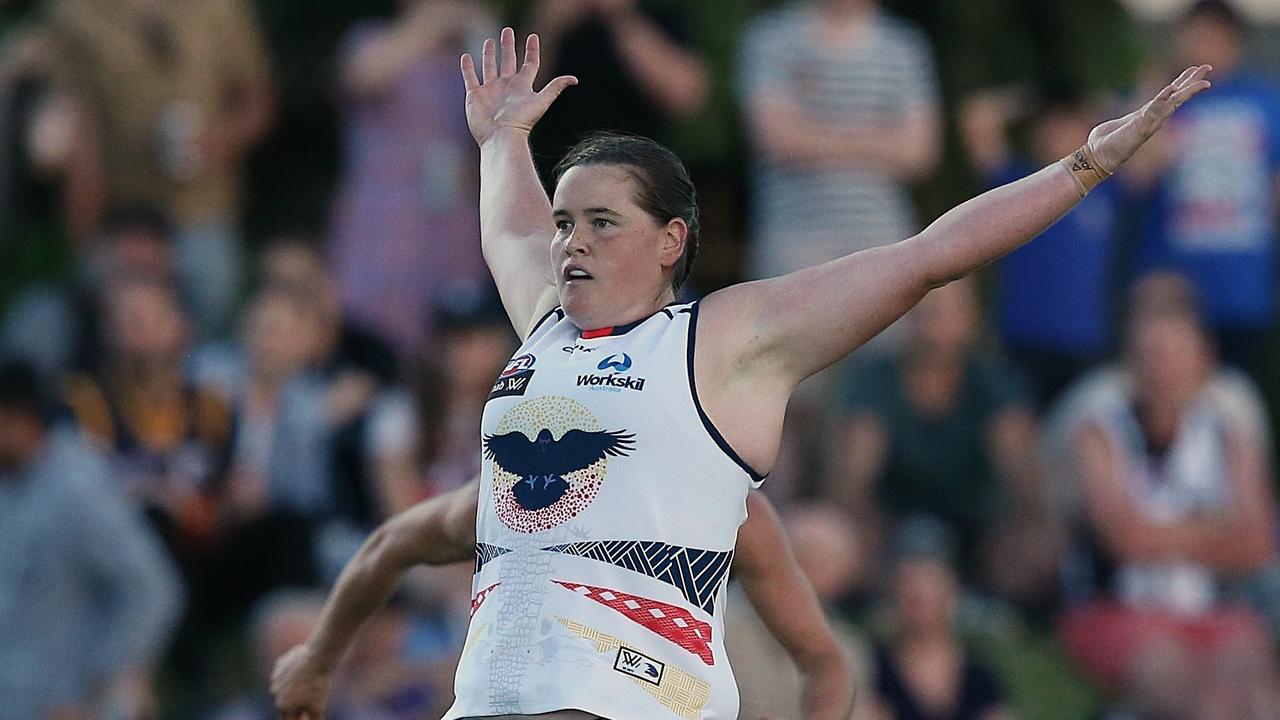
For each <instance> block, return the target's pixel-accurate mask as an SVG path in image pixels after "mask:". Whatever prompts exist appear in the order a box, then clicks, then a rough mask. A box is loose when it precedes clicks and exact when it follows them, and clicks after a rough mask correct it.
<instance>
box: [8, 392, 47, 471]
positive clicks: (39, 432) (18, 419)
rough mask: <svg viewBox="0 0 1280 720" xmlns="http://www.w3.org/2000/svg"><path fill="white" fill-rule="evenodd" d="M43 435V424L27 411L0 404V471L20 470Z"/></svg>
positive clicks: (32, 453)
mask: <svg viewBox="0 0 1280 720" xmlns="http://www.w3.org/2000/svg"><path fill="white" fill-rule="evenodd" d="M43 437H44V429H43V426H42V425H41V423H40V421H39V419H38V418H35V417H33V416H32V414H31V413H30V412H29V411H27V410H23V409H20V408H8V407H3V406H0V473H10V472H16V471H18V470H21V469H22V468H23V467H24V466H25V465H26V464H27V463H28V462H30V461H31V458H32V457H33V456H34V454H35V453H36V451H37V450H39V448H40V444H41V440H42V439H43Z"/></svg>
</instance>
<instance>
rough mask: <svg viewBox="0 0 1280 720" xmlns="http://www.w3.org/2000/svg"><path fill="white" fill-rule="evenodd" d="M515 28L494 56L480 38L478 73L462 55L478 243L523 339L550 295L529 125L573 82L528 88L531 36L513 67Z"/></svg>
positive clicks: (543, 208)
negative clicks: (475, 156) (476, 149)
mask: <svg viewBox="0 0 1280 720" xmlns="http://www.w3.org/2000/svg"><path fill="white" fill-rule="evenodd" d="M515 42H516V40H515V32H514V31H513V30H512V29H511V28H503V30H502V53H501V62H500V63H499V57H498V52H497V47H496V45H495V43H494V41H493V40H492V39H487V40H485V42H484V51H483V54H482V57H481V61H482V62H481V74H480V76H477V75H476V67H475V61H474V60H473V59H472V58H471V56H470V55H463V56H462V80H463V82H464V83H465V85H466V88H467V125H468V126H469V127H470V128H471V134H472V136H474V137H475V139H476V142H477V143H478V144H479V145H480V242H481V246H482V248H483V250H484V258H485V262H486V263H488V265H489V271H490V272H491V273H493V280H494V282H495V283H496V284H497V286H498V292H499V294H500V295H501V296H502V304H503V306H504V307H505V308H506V310H507V316H508V317H509V318H510V319H511V324H512V326H513V327H514V328H515V330H516V332H517V333H519V335H520V337H521V338H522V339H523V338H524V337H525V336H526V335H527V334H528V332H529V330H530V329H531V326H532V324H533V323H534V322H535V321H537V320H538V319H539V318H541V317H542V315H544V314H545V313H546V312H547V311H548V310H550V309H551V308H552V307H553V306H554V305H555V301H556V282H555V277H554V275H553V274H552V273H553V270H552V267H551V257H550V249H549V248H550V243H551V236H552V235H554V234H555V224H554V223H553V222H552V220H551V203H550V202H549V201H548V200H547V195H546V193H545V192H544V191H543V189H542V183H541V182H539V180H538V172H537V170H536V169H535V168H534V165H533V155H532V153H531V152H530V151H529V131H531V130H532V129H533V126H534V124H536V123H537V122H538V120H539V119H540V118H541V117H542V115H543V113H545V112H546V111H547V108H548V107H550V106H551V103H552V102H553V101H555V99H556V97H558V96H559V95H560V93H561V92H562V91H563V90H564V89H565V88H566V87H569V86H570V85H573V84H576V83H577V80H576V79H574V78H572V77H569V76H561V77H558V78H555V79H554V80H552V81H551V82H549V83H547V86H546V87H544V88H543V89H542V90H541V91H538V92H534V90H533V81H534V79H535V77H536V76H537V74H538V65H539V46H538V36H537V35H530V36H529V39H528V41H527V42H526V43H525V54H524V64H523V65H521V66H520V68H519V69H518V70H517V68H516V48H515Z"/></svg>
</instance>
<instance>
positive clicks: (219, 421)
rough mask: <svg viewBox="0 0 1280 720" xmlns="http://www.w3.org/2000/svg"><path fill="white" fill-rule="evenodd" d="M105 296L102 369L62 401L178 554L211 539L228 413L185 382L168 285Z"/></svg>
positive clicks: (124, 285) (185, 343)
mask: <svg viewBox="0 0 1280 720" xmlns="http://www.w3.org/2000/svg"><path fill="white" fill-rule="evenodd" d="M103 297H104V306H103V308H102V310H101V317H102V318H103V325H104V328H105V333H104V346H103V349H104V358H103V361H102V364H101V367H100V370H99V371H98V372H96V373H80V374H76V375H74V376H72V377H71V378H70V379H69V380H68V381H67V383H66V392H65V399H66V402H67V404H68V405H69V406H70V408H71V411H72V413H73V415H74V418H75V420H76V421H77V423H78V424H79V426H80V428H81V430H82V431H83V432H84V434H85V436H86V437H88V438H89V439H91V440H92V441H94V442H96V443H97V444H98V445H99V446H100V447H102V448H103V449H105V450H106V452H107V453H108V455H109V457H110V460H111V465H112V468H113V474H114V475H115V481H116V483H117V484H118V485H119V489H120V492H122V493H125V494H128V495H130V496H131V497H133V498H134V500H135V501H136V502H137V503H138V504H139V505H141V506H143V507H145V508H146V509H147V510H148V512H149V513H150V514H151V516H152V519H153V520H155V521H156V522H157V523H158V526H159V528H160V530H161V532H162V533H163V534H164V535H165V537H166V539H167V540H168V541H169V544H170V546H171V548H173V549H174V550H175V551H176V552H177V553H178V554H179V556H180V557H181V556H183V555H184V554H185V553H184V551H186V550H191V549H193V548H196V547H200V546H202V545H203V544H204V543H205V542H207V541H208V540H209V533H210V531H211V530H212V526H211V523H212V517H211V513H212V511H213V505H214V498H215V497H216V495H217V493H218V490H219V487H220V484H221V481H222V479H223V476H224V473H225V470H226V463H227V460H228V457H229V449H230V442H231V413H230V410H229V409H228V407H227V406H226V405H225V404H224V403H223V402H221V400H220V399H219V398H218V397H217V396H216V395H214V394H212V393H209V392H206V391H203V390H200V389H198V388H196V387H195V386H194V384H193V383H192V382H190V381H189V380H188V379H187V377H186V373H185V369H184V366H183V359H184V357H185V356H186V355H187V354H188V348H189V342H190V321H189V320H188V319H187V316H186V314H185V313H184V311H183V309H182V308H181V306H180V305H179V303H178V298H177V296H176V294H175V293H174V291H173V290H172V288H171V287H169V286H168V285H165V284H164V283H162V282H160V281H157V280H154V279H142V278H139V279H131V280H124V281H122V282H120V283H118V284H117V285H116V286H114V287H111V288H109V289H107V290H106V292H105V293H104V296H103ZM188 559H190V558H188ZM184 565H187V566H188V569H192V570H195V569H196V568H194V567H190V564H189V563H184Z"/></svg>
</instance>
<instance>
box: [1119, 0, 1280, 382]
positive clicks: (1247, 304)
mask: <svg viewBox="0 0 1280 720" xmlns="http://www.w3.org/2000/svg"><path fill="white" fill-rule="evenodd" d="M1246 30H1247V28H1246V27H1245V25H1244V21H1243V20H1242V19H1241V18H1240V16H1238V15H1237V14H1236V12H1235V10H1234V9H1233V8H1232V6H1231V4H1230V3H1228V2H1225V0H1199V2H1196V3H1195V4H1194V5H1192V6H1191V8H1190V9H1189V10H1188V11H1187V12H1186V14H1185V15H1184V16H1183V17H1182V19H1181V20H1180V21H1179V23H1178V26H1177V28H1176V34H1175V36H1174V38H1175V40H1176V48H1177V51H1178V61H1179V62H1182V61H1184V60H1186V59H1188V58H1195V62H1203V63H1211V64H1212V65H1213V92H1212V93H1209V94H1208V95H1206V96H1205V98H1204V100H1205V102H1203V103H1198V104H1197V105H1196V106H1195V107H1191V108H1189V112H1187V113H1186V114H1179V116H1178V117H1176V118H1174V119H1173V120H1172V121H1171V122H1170V124H1169V127H1168V130H1169V132H1168V133H1164V134H1163V135H1162V137H1161V138H1160V142H1159V144H1157V145H1155V146H1152V147H1150V148H1148V149H1147V150H1145V151H1144V153H1145V160H1146V161H1147V163H1148V164H1149V165H1152V166H1154V169H1155V170H1156V172H1157V175H1156V184H1155V186H1154V188H1153V191H1152V198H1151V201H1150V210H1149V213H1148V215H1147V217H1146V221H1145V224H1144V228H1143V232H1142V237H1141V241H1140V246H1139V248H1138V251H1137V257H1136V258H1135V262H1136V267H1137V270H1138V272H1143V271H1147V270H1151V269H1159V268H1171V269H1174V270H1177V271H1179V272H1181V273H1183V274H1185V275H1186V276H1187V277H1189V278H1190V279H1191V280H1192V282H1194V283H1195V285H1196V288H1197V290H1198V291H1199V295H1200V297H1201V298H1202V299H1203V302H1204V311H1205V320H1206V322H1207V323H1208V326H1209V327H1210V328H1211V330H1212V332H1213V334H1214V336H1215V338H1216V340H1217V346H1218V348H1219V351H1220V353H1221V355H1222V358H1223V360H1225V361H1226V362H1228V363H1231V364H1235V365H1239V366H1240V367H1242V368H1244V369H1245V370H1246V371H1248V372H1249V373H1250V374H1252V375H1253V376H1254V377H1255V378H1256V377H1258V373H1259V371H1260V367H1259V365H1258V363H1259V361H1260V360H1261V351H1262V344H1263V342H1264V339H1265V334H1266V332H1267V331H1268V330H1270V329H1271V328H1272V327H1274V323H1275V307H1276V295H1275V284H1276V252H1277V251H1276V247H1277V242H1280V238H1278V237H1277V234H1276V227H1277V215H1276V197H1277V192H1280V184H1278V181H1277V178H1280V87H1278V86H1277V85H1276V83H1275V82H1274V81H1273V80H1272V79H1271V78H1267V77H1263V76H1261V75H1258V74H1254V73H1250V72H1248V71H1247V70H1246V69H1245V68H1243V67H1242V66H1241V54H1242V47H1243V42H1244V39H1245V34H1246ZM1135 169H1136V168H1135Z"/></svg>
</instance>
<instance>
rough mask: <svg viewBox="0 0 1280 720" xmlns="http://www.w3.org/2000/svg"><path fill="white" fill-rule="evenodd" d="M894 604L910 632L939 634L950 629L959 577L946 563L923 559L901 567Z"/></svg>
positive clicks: (909, 562) (899, 567)
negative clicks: (956, 576) (956, 577)
mask: <svg viewBox="0 0 1280 720" xmlns="http://www.w3.org/2000/svg"><path fill="white" fill-rule="evenodd" d="M893 589H894V602H895V603H896V605H897V609H898V618H899V621H900V622H901V623H902V629H903V630H904V631H905V632H907V633H936V632H943V631H946V630H948V629H949V628H950V626H951V621H952V617H953V616H954V614H955V604H956V580H955V575H954V574H953V573H952V572H951V570H950V569H949V568H947V566H946V565H944V564H943V563H941V562H939V561H937V560H933V559H929V558H920V559H913V560H906V561H904V562H902V563H901V564H900V565H898V568H897V570H896V571H895V573H894V578H893Z"/></svg>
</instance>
